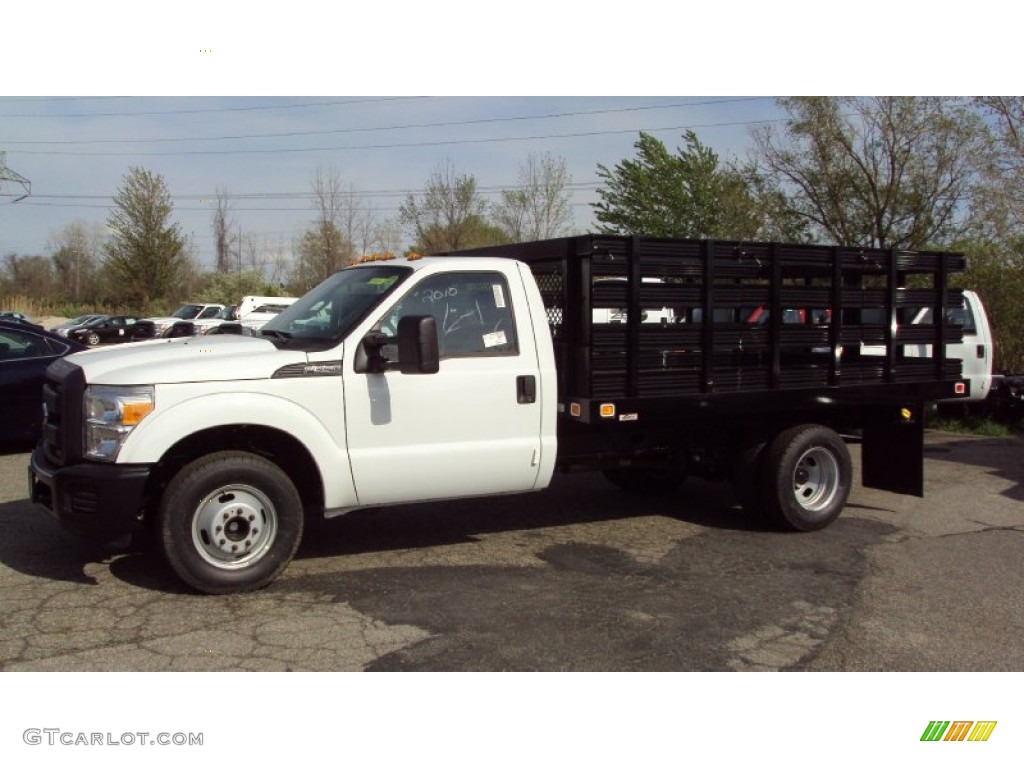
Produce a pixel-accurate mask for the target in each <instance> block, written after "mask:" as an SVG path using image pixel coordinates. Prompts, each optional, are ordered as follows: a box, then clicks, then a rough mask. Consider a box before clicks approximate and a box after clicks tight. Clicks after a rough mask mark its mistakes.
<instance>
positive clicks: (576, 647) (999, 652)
mask: <svg viewBox="0 0 1024 768" xmlns="http://www.w3.org/2000/svg"><path fill="white" fill-rule="evenodd" d="M858 455H859V452H858V450H857V448H856V447H854V457H855V460H856V458H857V457H858ZM926 457H927V458H926V478H927V491H926V497H925V498H924V499H916V498H909V497H901V496H894V495H892V494H888V493H883V492H877V491H868V490H864V489H863V488H860V487H859V485H857V486H855V489H854V492H853V494H852V496H851V499H850V503H849V506H848V508H847V510H846V512H845V513H844V515H843V517H842V518H840V520H839V521H838V522H837V523H836V524H835V525H833V526H832V527H830V528H829V529H826V530H824V531H820V532H817V533H811V534H782V533H776V532H773V531H771V530H769V529H767V528H765V527H764V526H762V525H761V523H760V522H759V521H758V520H756V519H752V518H750V517H749V516H747V515H746V514H744V513H743V512H741V511H740V510H739V509H738V508H736V507H734V506H733V498H732V493H731V491H730V490H729V489H728V488H727V487H725V486H717V485H713V484H708V483H701V482H697V481H691V482H690V483H687V484H686V485H685V486H683V488H682V489H681V490H680V491H679V492H678V493H676V494H674V495H672V496H670V497H660V498H649V497H636V496H630V495H628V494H626V493H625V492H622V491H619V490H616V489H614V488H612V487H611V486H610V485H608V484H607V483H606V482H605V481H604V479H603V478H602V477H600V476H598V475H585V474H581V475H571V476H560V477H556V479H555V482H554V484H553V487H552V488H551V489H549V490H548V491H546V492H544V493H541V494H535V495H527V496H515V497H504V498H498V499H485V500H467V501H459V502H452V503H444V504H427V505H419V506H403V507H394V508H388V509H382V510H377V511H374V512H365V513H362V512H361V513H354V514H352V515H349V516H347V517H344V518H341V519H339V520H336V521H331V522H330V523H324V524H322V525H319V526H317V527H315V528H313V529H312V530H310V531H308V532H307V537H306V540H305V542H304V544H303V546H302V548H301V550H300V552H299V555H298V558H297V559H296V561H295V562H294V563H293V564H292V565H291V566H290V567H289V569H288V570H287V571H286V572H285V573H284V575H283V576H282V577H281V578H280V579H279V580H278V581H277V582H275V583H274V584H272V585H271V586H270V587H268V588H266V589H264V590H262V591H260V592H257V593H254V594H248V595H235V596H229V597H207V596H200V595H195V594H191V593H190V592H188V591H187V590H186V589H185V588H183V587H182V586H181V585H180V584H179V583H178V582H177V581H176V580H175V579H174V578H173V576H171V575H170V573H169V571H168V569H167V568H166V567H165V566H164V564H163V563H162V562H161V560H160V559H159V557H158V556H157V555H156V554H155V553H153V552H148V551H145V550H138V551H136V550H133V549H132V548H131V547H129V546H128V545H127V544H125V543H119V544H118V545H115V546H99V545H96V544H92V543H89V542H85V541H81V540H79V539H76V538H74V537H73V536H71V535H70V534H67V533H65V532H64V531H62V530H61V529H60V528H59V527H58V526H57V525H56V523H54V522H53V521H52V520H51V519H50V518H49V517H48V516H47V514H46V513H45V511H44V510H42V509H41V508H37V507H34V506H33V505H31V504H29V503H28V502H27V500H26V488H25V486H26V480H25V466H26V463H27V455H26V454H18V453H15V454H7V455H3V456H0V529H2V531H3V536H2V537H0V594H2V596H3V606H4V615H3V617H2V619H0V669H2V670H61V671H69V670H127V671H137V670H312V671H316V670H680V671H686V670H709V671H710V670H715V671H717V670H737V671H750V670H836V671H841V670H880V671H882V670H907V671H910V670H929V671H943V670H949V671H960V670H963V671H968V670H969V671H1006V670H1021V669H1024V644H1021V643H1020V642H1018V641H1017V640H1016V638H1019V637H1020V636H1021V633H1022V630H1024V568H1022V567H1021V559H1022V554H1024V442H1022V441H1018V440H1011V439H995V438H972V437H963V436H957V435H949V434H944V433H934V432H933V433H929V434H928V438H927V446H926ZM1008 639H1009V640H1008Z"/></svg>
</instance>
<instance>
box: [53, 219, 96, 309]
mask: <svg viewBox="0 0 1024 768" xmlns="http://www.w3.org/2000/svg"><path fill="white" fill-rule="evenodd" d="M100 230H101V225H98V224H93V225H90V224H87V223H86V222H84V221H73V222H71V223H70V224H66V225H65V226H63V227H62V228H61V229H60V231H59V232H57V233H56V234H55V235H54V236H53V238H52V241H51V248H52V250H53V257H52V258H53V267H54V271H55V273H56V276H57V278H58V280H59V282H60V288H61V290H62V292H63V294H64V296H65V297H66V298H69V299H71V300H72V301H75V302H78V301H81V300H82V299H83V298H85V297H89V298H95V293H96V290H95V287H96V286H95V282H96V266H97V262H98V260H99V259H98V257H99V253H100V249H101V245H102V234H101V231H100Z"/></svg>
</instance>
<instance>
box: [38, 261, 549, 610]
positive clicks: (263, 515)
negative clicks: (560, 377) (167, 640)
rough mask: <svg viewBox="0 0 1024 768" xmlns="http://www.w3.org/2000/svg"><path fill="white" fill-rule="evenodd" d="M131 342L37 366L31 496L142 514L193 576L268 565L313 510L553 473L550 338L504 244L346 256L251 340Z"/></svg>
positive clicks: (65, 512) (456, 493) (57, 505)
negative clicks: (360, 258)
mask: <svg viewBox="0 0 1024 768" xmlns="http://www.w3.org/2000/svg"><path fill="white" fill-rule="evenodd" d="M538 323H539V324H540V326H539V327H538V326H537V324H538ZM133 346H136V347H137V348H136V349H133V350H132V351H131V353H127V354H118V351H117V350H99V351H96V352H94V353H90V354H85V355H78V356H72V357H69V358H67V359H66V360H65V361H64V363H63V365H62V366H59V367H53V368H51V369H50V370H49V371H48V378H47V382H46V385H45V387H44V400H45V402H46V404H47V411H46V413H47V416H46V423H45V425H44V439H43V440H42V442H41V443H40V445H39V446H38V447H37V449H36V451H35V452H34V453H33V457H32V462H31V466H30V483H31V490H32V498H33V500H35V501H38V502H40V503H43V504H45V505H46V506H48V507H49V508H50V510H51V512H52V514H54V515H55V516H56V517H57V518H58V520H59V521H60V522H61V523H62V524H64V525H65V526H66V527H68V528H70V529H72V530H76V531H79V532H82V533H91V534H95V535H99V536H103V537H108V538H109V537H112V536H116V535H118V534H123V533H127V532H132V531H135V530H143V529H145V528H153V529H155V530H156V531H157V532H158V533H159V534H160V535H159V539H160V541H162V542H163V543H164V546H165V555H166V557H167V559H168V561H169V562H170V563H171V565H172V567H173V568H174V570H175V571H176V573H177V574H178V575H179V576H180V577H181V578H182V579H183V580H184V581H186V582H187V583H189V584H190V585H192V586H193V587H195V588H196V589H199V590H200V591H205V592H211V593H224V592H233V591H239V590H243V589H254V588H258V587H259V586H262V585H264V584H266V583H268V582H269V581H270V580H271V579H273V578H275V577H276V576H277V574H278V573H280V571H281V570H282V569H283V568H284V567H285V566H286V565H287V563H288V561H289V560H290V559H291V557H292V555H293V554H294V551H295V548H296V547H297V546H298V541H299V539H300V537H301V532H302V528H303V519H304V515H305V513H307V512H311V513H314V514H316V513H318V514H320V515H324V516H327V517H331V516H335V515H339V514H343V513H345V512H347V511H349V510H352V509H356V508H361V507H373V506H378V505H383V504H396V503H402V502H413V501H428V500H432V499H442V498H458V497H471V496H481V495H493V494H503V493H517V492H522V491H531V490H536V489H540V488H543V487H545V486H546V485H547V484H548V483H549V481H550V479H551V476H552V473H553V470H554V466H555V444H556V438H555V422H556V409H557V405H556V376H555V371H554V360H553V352H552V344H551V338H550V335H549V334H547V332H546V327H545V313H544V307H543V304H542V302H541V297H540V294H539V292H538V290H537V287H536V285H535V283H534V282H533V280H532V278H530V273H529V269H528V268H527V267H525V265H523V264H520V263H518V262H516V261H513V260H509V259H476V258H474V259H458V258H445V259H429V258H428V259H419V260H413V261H404V260H403V261H402V262H400V263H399V262H395V263H391V264H388V263H373V264H365V265H360V266H356V267H352V268H349V269H345V270H343V271H341V272H339V273H336V274H335V275H334V276H332V277H331V278H328V279H327V280H326V281H325V282H323V283H322V284H320V285H319V286H318V287H317V288H315V289H314V290H312V291H311V292H310V293H308V294H307V295H306V296H304V297H303V298H302V299H300V300H299V301H296V302H294V303H293V304H292V305H291V306H289V307H288V308H287V309H286V310H285V311H283V312H282V313H281V314H280V315H278V316H277V317H276V318H274V319H273V320H272V321H270V322H269V323H268V324H267V325H266V326H265V327H264V329H263V331H262V333H261V335H260V336H259V337H250V336H219V335H217V336H192V337H184V338H176V339H159V340H156V341H152V342H148V343H143V344H139V345H133Z"/></svg>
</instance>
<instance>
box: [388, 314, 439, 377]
mask: <svg viewBox="0 0 1024 768" xmlns="http://www.w3.org/2000/svg"><path fill="white" fill-rule="evenodd" d="M397 367H398V370H400V371H401V372H402V373H437V372H438V371H440V370H441V357H440V354H439V353H438V345H437V321H436V320H435V319H434V316H433V315H407V316H405V317H402V318H400V319H399V320H398V366H397Z"/></svg>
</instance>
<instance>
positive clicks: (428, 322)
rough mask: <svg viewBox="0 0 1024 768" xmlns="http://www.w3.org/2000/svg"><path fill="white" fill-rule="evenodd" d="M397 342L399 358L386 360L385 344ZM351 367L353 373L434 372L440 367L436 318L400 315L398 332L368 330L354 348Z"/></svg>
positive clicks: (395, 343)
mask: <svg viewBox="0 0 1024 768" xmlns="http://www.w3.org/2000/svg"><path fill="white" fill-rule="evenodd" d="M391 345H397V347H398V360H388V359H387V358H386V357H385V356H384V347H386V346H391ZM353 369H354V370H355V372H356V373H384V372H385V371H389V370H390V371H395V370H397V371H401V372H402V373H437V372H438V371H439V370H441V362H440V355H439V354H438V345H437V321H436V320H434V317H433V316H432V315H409V316H407V317H402V318H399V320H398V335H397V336H387V335H385V334H383V333H380V332H379V331H371V332H370V333H368V334H366V336H364V337H363V340H362V341H361V342H359V346H358V347H357V348H356V354H355V360H354V361H353Z"/></svg>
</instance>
